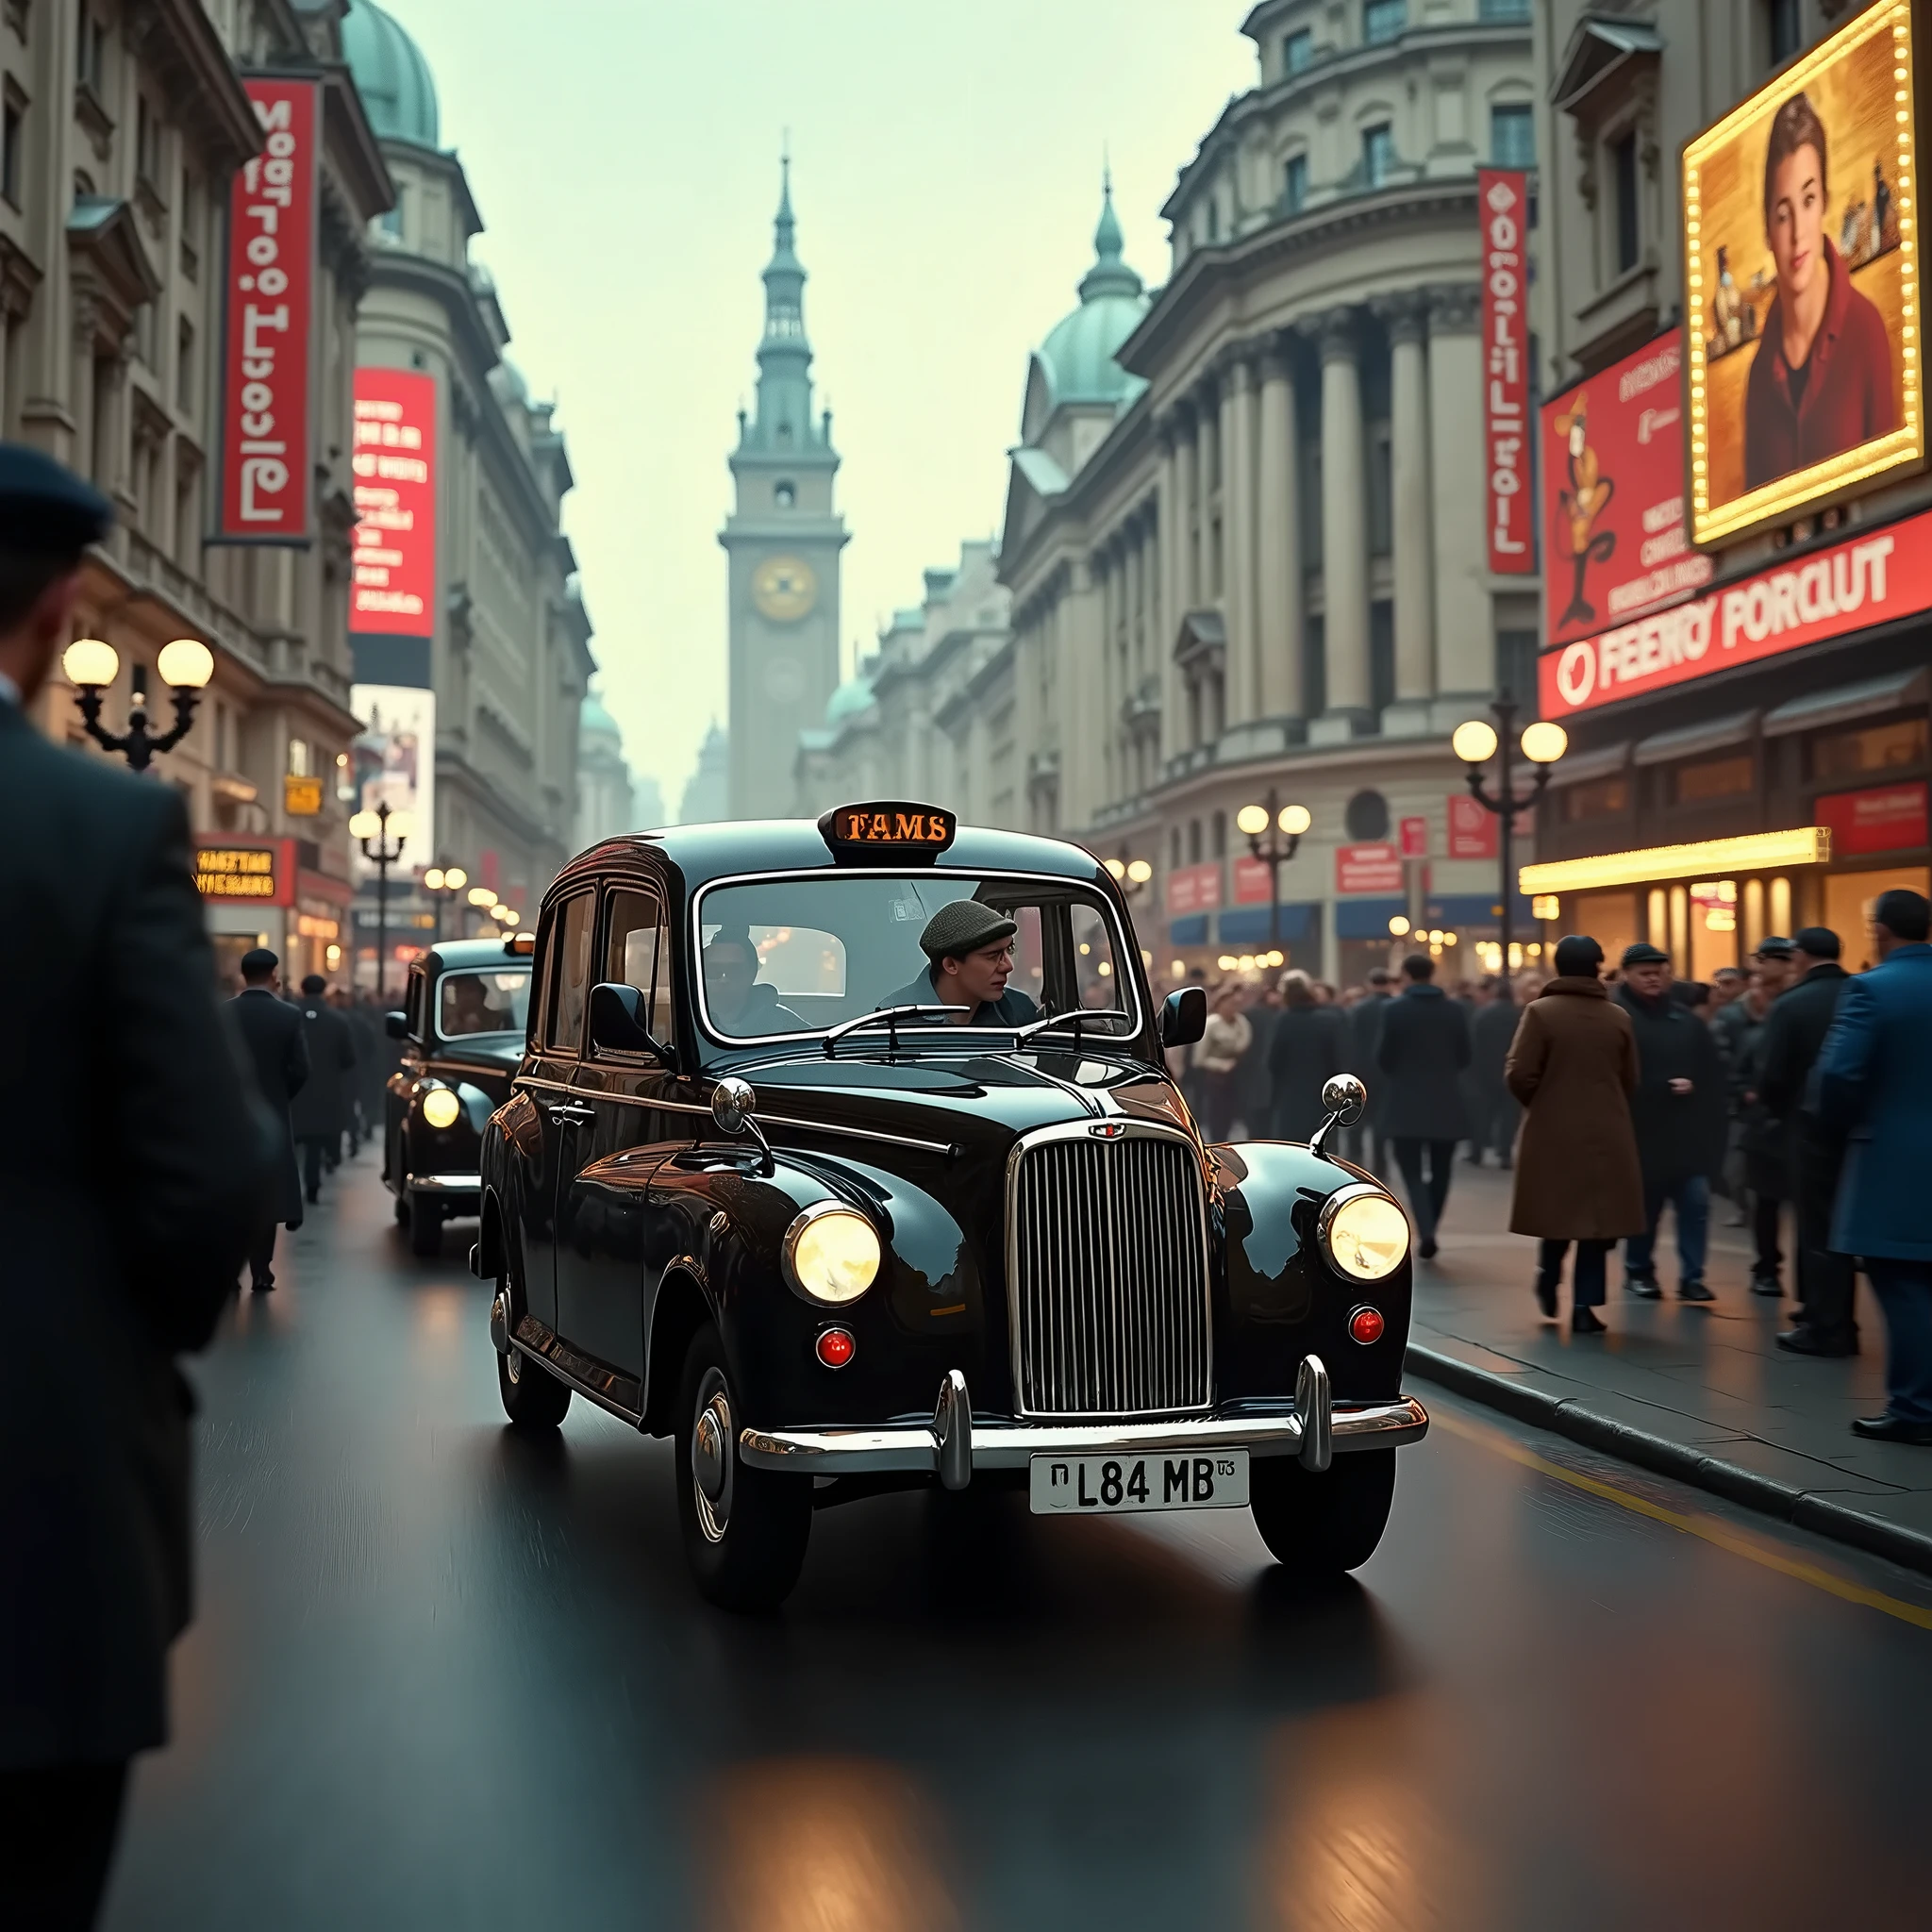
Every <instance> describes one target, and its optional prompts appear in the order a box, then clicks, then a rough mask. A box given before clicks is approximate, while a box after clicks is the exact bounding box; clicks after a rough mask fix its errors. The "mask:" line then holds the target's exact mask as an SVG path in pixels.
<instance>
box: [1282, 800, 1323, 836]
mask: <svg viewBox="0 0 1932 1932" xmlns="http://www.w3.org/2000/svg"><path fill="white" fill-rule="evenodd" d="M1314 823H1315V815H1314V813H1313V812H1311V811H1310V810H1309V809H1308V808H1307V806H1305V805H1284V806H1283V807H1282V808H1281V820H1280V824H1281V829H1282V830H1283V831H1284V832H1286V833H1287V834H1288V836H1289V837H1290V838H1291V839H1299V838H1300V837H1301V835H1302V834H1303V833H1304V832H1306V831H1307V829H1308V827H1309V826H1310V825H1312V824H1314Z"/></svg>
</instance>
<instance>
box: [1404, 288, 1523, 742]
mask: <svg viewBox="0 0 1932 1932" xmlns="http://www.w3.org/2000/svg"><path fill="white" fill-rule="evenodd" d="M1478 296H1479V291H1478V289H1477V286H1476V284H1475V283H1474V282H1467V283H1457V284H1451V285H1444V286H1439V287H1436V288H1432V289H1431V290H1430V291H1429V371H1428V391H1429V458H1430V462H1429V470H1430V489H1431V494H1432V495H1433V497H1434V499H1435V505H1436V569H1435V576H1436V683H1437V689H1438V691H1440V692H1441V695H1442V696H1443V697H1445V698H1450V697H1454V698H1463V697H1474V696H1479V695H1487V694H1488V693H1489V692H1490V691H1493V690H1494V688H1495V681H1496V644H1495V636H1494V628H1495V626H1494V622H1493V617H1492V613H1491V606H1490V590H1489V548H1488V542H1487V532H1486V530H1485V528H1484V524H1483V475H1482V449H1483V435H1482V389H1483V383H1482V344H1481V341H1480V340H1479V338H1478V335H1477V325H1478V314H1479V301H1478ZM1522 695H1524V693H1522V692H1519V693H1518V696H1519V697H1520V696H1522ZM1439 722H1440V721H1439Z"/></svg>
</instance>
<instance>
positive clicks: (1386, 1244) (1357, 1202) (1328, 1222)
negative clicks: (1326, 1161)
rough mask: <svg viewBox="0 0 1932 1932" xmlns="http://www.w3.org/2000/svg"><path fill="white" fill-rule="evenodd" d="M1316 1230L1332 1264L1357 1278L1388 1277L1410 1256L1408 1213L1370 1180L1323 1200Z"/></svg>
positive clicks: (1368, 1279)
mask: <svg viewBox="0 0 1932 1932" xmlns="http://www.w3.org/2000/svg"><path fill="white" fill-rule="evenodd" d="M1315 1233H1316V1235H1317V1237H1318V1238H1319V1239H1320V1241H1321V1243H1322V1252H1323V1254H1324V1256H1325V1257H1327V1260H1328V1265H1329V1266H1330V1267H1331V1268H1333V1269H1334V1270H1335V1271H1336V1272H1337V1273H1338V1274H1343V1275H1345V1276H1346V1277H1347V1278H1348V1279H1349V1280H1351V1281H1386V1280H1387V1279H1388V1278H1389V1276H1390V1275H1391V1274H1394V1273H1395V1271H1396V1270H1397V1269H1398V1268H1400V1267H1401V1266H1402V1264H1403V1262H1404V1261H1406V1260H1407V1258H1408V1216H1407V1215H1406V1214H1405V1213H1404V1212H1403V1211H1402V1209H1401V1208H1400V1207H1398V1206H1397V1204H1396V1202H1395V1199H1394V1197H1393V1195H1391V1194H1390V1193H1389V1192H1388V1191H1387V1190H1386V1189H1383V1188H1378V1187H1375V1186H1374V1185H1373V1184H1372V1183H1370V1182H1368V1181H1356V1182H1354V1183H1353V1184H1352V1185H1350V1186H1348V1187H1345V1188H1337V1189H1336V1191H1334V1193H1332V1194H1330V1195H1329V1197H1328V1198H1327V1200H1325V1201H1324V1202H1323V1204H1322V1211H1321V1213H1320V1214H1319V1215H1318V1216H1317V1217H1316V1220H1315Z"/></svg>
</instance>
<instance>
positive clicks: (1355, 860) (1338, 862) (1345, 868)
mask: <svg viewBox="0 0 1932 1932" xmlns="http://www.w3.org/2000/svg"><path fill="white" fill-rule="evenodd" d="M1406 887H1407V880H1406V879H1404V877H1403V875H1402V854H1401V853H1399V852H1398V851H1396V849H1395V847H1394V846H1392V845H1391V844H1390V843H1388V842H1387V841H1381V842H1379V843H1376V844H1374V845H1338V846H1337V847H1336V848H1335V890H1336V891H1338V892H1400V891H1404V890H1405V889H1406Z"/></svg>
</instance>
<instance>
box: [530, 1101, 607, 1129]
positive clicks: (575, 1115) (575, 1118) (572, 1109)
mask: <svg viewBox="0 0 1932 1932" xmlns="http://www.w3.org/2000/svg"><path fill="white" fill-rule="evenodd" d="M543 1111H544V1112H545V1113H547V1114H548V1115H549V1116H550V1118H551V1119H552V1120H553V1121H555V1122H556V1123H557V1124H558V1126H560V1127H562V1126H574V1127H587V1126H589V1125H590V1124H591V1122H592V1121H594V1120H595V1119H596V1118H597V1110H596V1108H592V1107H579V1106H578V1105H577V1104H576V1103H575V1101H572V1100H565V1101H559V1102H558V1104H557V1105H556V1106H555V1107H546V1108H544V1109H543Z"/></svg>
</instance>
